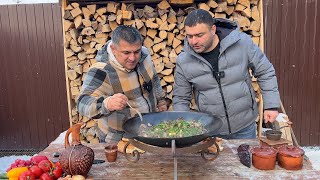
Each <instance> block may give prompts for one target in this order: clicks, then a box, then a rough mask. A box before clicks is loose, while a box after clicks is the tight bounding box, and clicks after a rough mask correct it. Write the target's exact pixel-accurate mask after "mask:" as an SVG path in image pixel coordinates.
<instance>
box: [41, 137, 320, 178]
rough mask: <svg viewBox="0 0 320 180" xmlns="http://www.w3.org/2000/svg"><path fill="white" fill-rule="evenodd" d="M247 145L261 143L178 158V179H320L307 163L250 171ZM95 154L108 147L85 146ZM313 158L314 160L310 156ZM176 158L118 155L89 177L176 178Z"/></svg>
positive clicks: (233, 143) (229, 144)
mask: <svg viewBox="0 0 320 180" xmlns="http://www.w3.org/2000/svg"><path fill="white" fill-rule="evenodd" d="M242 143H247V144H249V145H252V146H255V145H258V144H259V142H258V140H224V142H223V144H222V146H223V148H224V149H223V151H222V152H220V154H219V156H218V157H217V159H215V160H214V161H205V160H204V159H203V158H202V157H201V155H200V154H199V153H197V154H185V155H183V156H179V157H178V179H206V180H207V179H320V171H317V170H314V169H313V168H312V165H311V162H310V161H308V160H304V166H303V169H302V170H298V171H288V170H285V169H283V168H281V167H279V166H278V165H276V168H275V169H274V170H270V171H263V170H258V169H256V168H254V167H253V166H252V167H251V168H247V167H246V166H244V165H242V164H241V163H240V161H239V158H238V156H237V151H236V149H237V147H238V146H239V145H240V144H242ZM85 145H86V146H89V147H91V148H92V149H93V150H94V152H95V159H102V160H106V158H105V154H104V147H105V144H85ZM63 150H64V146H63V144H54V143H51V144H50V145H49V146H48V147H47V148H46V149H45V150H43V151H42V152H41V153H40V154H41V155H46V156H48V157H49V158H50V159H51V160H55V161H57V159H55V158H53V156H52V154H53V152H62V151H63ZM310 158H311V157H310ZM173 172H174V169H173V157H172V156H171V155H159V154H151V153H144V154H141V156H140V160H139V161H138V162H136V163H133V162H129V161H128V160H127V159H126V158H125V157H124V155H123V154H121V153H119V154H118V159H117V161H116V162H113V163H109V162H107V161H106V162H105V163H102V164H94V165H92V167H91V170H90V172H89V174H88V178H91V179H173Z"/></svg>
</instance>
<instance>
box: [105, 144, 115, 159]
mask: <svg viewBox="0 0 320 180" xmlns="http://www.w3.org/2000/svg"><path fill="white" fill-rule="evenodd" d="M105 154H106V158H107V161H108V162H115V161H116V160H117V156H118V146H117V145H116V144H113V145H108V146H106V147H105Z"/></svg>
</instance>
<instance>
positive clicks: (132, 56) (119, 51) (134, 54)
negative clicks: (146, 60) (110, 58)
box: [111, 40, 142, 70]
mask: <svg viewBox="0 0 320 180" xmlns="http://www.w3.org/2000/svg"><path fill="white" fill-rule="evenodd" d="M141 48H142V44H141V42H139V41H138V42H135V43H133V44H129V43H128V42H126V41H124V40H120V42H119V44H118V45H117V44H111V49H112V52H113V54H114V56H115V57H116V59H117V60H118V62H119V63H120V64H121V65H122V66H123V67H124V68H126V69H128V70H132V69H134V68H135V67H136V65H137V64H138V62H139V59H140V57H141Z"/></svg>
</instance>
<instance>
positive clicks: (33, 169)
mask: <svg viewBox="0 0 320 180" xmlns="http://www.w3.org/2000/svg"><path fill="white" fill-rule="evenodd" d="M29 170H30V171H31V172H32V173H33V174H34V175H35V176H36V178H39V177H40V176H41V174H42V173H43V171H42V169H41V168H39V166H36V165H34V166H32V167H31V168H30V169H29Z"/></svg>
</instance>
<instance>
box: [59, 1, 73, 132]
mask: <svg viewBox="0 0 320 180" xmlns="http://www.w3.org/2000/svg"><path fill="white" fill-rule="evenodd" d="M66 7H67V2H66V0H61V8H62V9H61V15H62V16H61V18H62V19H61V20H62V25H63V22H64V19H63V17H64V10H65V9H66ZM62 28H63V42H64V41H65V29H64V28H65V27H64V26H62ZM63 52H64V56H63V57H64V70H65V76H66V90H67V101H68V114H69V124H70V127H71V126H72V115H71V109H72V108H71V107H72V106H74V105H72V103H71V102H72V99H71V95H70V80H69V78H68V75H67V71H68V65H67V57H66V56H65V54H66V48H63Z"/></svg>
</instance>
